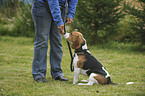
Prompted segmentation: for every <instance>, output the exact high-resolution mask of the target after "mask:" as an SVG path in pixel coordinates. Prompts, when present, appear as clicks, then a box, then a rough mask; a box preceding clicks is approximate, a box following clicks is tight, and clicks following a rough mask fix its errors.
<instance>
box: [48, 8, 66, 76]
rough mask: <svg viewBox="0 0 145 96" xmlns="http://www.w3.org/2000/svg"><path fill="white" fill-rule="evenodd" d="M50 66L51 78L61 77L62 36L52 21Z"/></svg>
mask: <svg viewBox="0 0 145 96" xmlns="http://www.w3.org/2000/svg"><path fill="white" fill-rule="evenodd" d="M64 17H65V10H62V18H64ZM49 38H50V65H51V75H52V78H56V77H58V76H63V71H62V68H61V60H62V54H63V51H62V44H61V40H62V35H61V34H60V32H59V30H58V28H57V25H56V23H55V22H54V21H53V22H52V25H51V31H50V37H49Z"/></svg>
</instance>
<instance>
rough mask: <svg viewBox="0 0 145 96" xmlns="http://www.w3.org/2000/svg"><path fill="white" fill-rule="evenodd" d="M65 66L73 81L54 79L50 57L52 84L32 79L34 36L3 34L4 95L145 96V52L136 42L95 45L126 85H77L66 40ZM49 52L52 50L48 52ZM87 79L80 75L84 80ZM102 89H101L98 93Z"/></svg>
mask: <svg viewBox="0 0 145 96" xmlns="http://www.w3.org/2000/svg"><path fill="white" fill-rule="evenodd" d="M62 45H63V51H64V54H63V60H62V68H63V71H64V75H65V77H67V78H68V79H69V80H70V81H69V82H60V81H55V80H53V79H51V76H50V66H49V57H48V68H47V69H48V70H47V77H46V79H47V80H48V83H41V82H40V83H37V82H35V81H34V80H33V78H32V70H31V69H32V60H33V38H25V37H7V36H0V96H35V95H38V96H144V95H145V70H144V69H145V52H141V51H134V49H137V47H136V45H135V44H123V43H111V45H110V44H108V45H107V44H106V45H98V46H91V47H90V48H91V49H90V51H91V53H92V54H93V55H94V56H95V57H96V58H97V59H98V60H99V61H100V62H101V63H102V64H103V65H104V66H105V67H106V68H107V70H108V72H109V73H110V75H111V77H112V80H113V81H114V82H115V83H124V84H123V85H114V86H113V85H93V86H78V85H73V84H72V80H73V72H71V71H70V68H69V64H70V56H69V51H68V48H67V45H66V41H65V40H63V41H62ZM48 55H49V52H48ZM82 79H87V77H85V76H80V80H82ZM127 82H134V84H133V85H125V83H127ZM97 91H99V92H97Z"/></svg>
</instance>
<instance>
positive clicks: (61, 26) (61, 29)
mask: <svg viewBox="0 0 145 96" xmlns="http://www.w3.org/2000/svg"><path fill="white" fill-rule="evenodd" d="M58 29H59V31H60V33H61V35H63V34H64V25H63V24H62V25H60V26H58Z"/></svg>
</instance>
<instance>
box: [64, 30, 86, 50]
mask: <svg viewBox="0 0 145 96" xmlns="http://www.w3.org/2000/svg"><path fill="white" fill-rule="evenodd" d="M67 39H68V40H69V41H71V42H72V48H73V49H78V48H80V47H81V44H83V43H84V42H85V40H84V39H83V35H82V34H81V33H80V32H71V33H70V35H69V37H68V38H67Z"/></svg>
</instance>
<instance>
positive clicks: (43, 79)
mask: <svg viewBox="0 0 145 96" xmlns="http://www.w3.org/2000/svg"><path fill="white" fill-rule="evenodd" d="M35 81H37V82H43V83H45V82H47V80H46V79H45V77H40V78H37V79H36V80H35Z"/></svg>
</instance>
